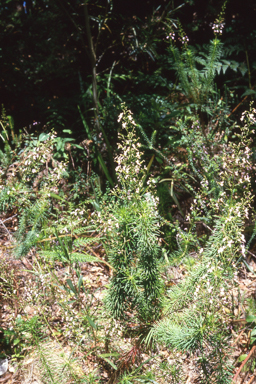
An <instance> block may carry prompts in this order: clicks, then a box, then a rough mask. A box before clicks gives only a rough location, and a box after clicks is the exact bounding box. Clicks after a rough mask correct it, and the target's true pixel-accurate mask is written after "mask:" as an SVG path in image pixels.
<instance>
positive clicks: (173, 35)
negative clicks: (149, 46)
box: [166, 32, 175, 40]
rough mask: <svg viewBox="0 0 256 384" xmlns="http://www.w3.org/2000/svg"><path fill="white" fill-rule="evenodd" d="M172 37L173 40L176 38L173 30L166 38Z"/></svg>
mask: <svg viewBox="0 0 256 384" xmlns="http://www.w3.org/2000/svg"><path fill="white" fill-rule="evenodd" d="M170 38H171V39H172V40H175V33H174V32H171V33H169V35H168V36H166V39H170Z"/></svg>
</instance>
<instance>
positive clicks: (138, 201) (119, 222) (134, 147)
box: [95, 107, 162, 321]
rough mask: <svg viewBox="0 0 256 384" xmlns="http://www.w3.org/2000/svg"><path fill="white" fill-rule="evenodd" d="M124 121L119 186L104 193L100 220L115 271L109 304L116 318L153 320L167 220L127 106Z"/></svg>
mask: <svg viewBox="0 0 256 384" xmlns="http://www.w3.org/2000/svg"><path fill="white" fill-rule="evenodd" d="M121 120H122V128H123V130H125V131H126V135H124V134H120V135H119V138H120V140H121V143H120V144H119V145H118V149H119V151H120V153H119V155H118V156H117V157H116V159H115V160H116V162H117V167H116V174H117V180H118V185H117V186H116V187H115V188H114V189H113V190H112V191H110V192H109V193H107V194H105V195H104V196H103V197H102V200H101V210H100V211H99V212H98V218H96V219H95V223H97V224H98V225H100V228H101V231H102V233H103V234H104V238H103V242H104V247H105V250H106V253H107V256H108V259H109V262H110V263H111V264H112V266H113V270H114V272H113V276H112V279H111V283H110V287H109V290H108V293H107V296H106V305H107V307H108V309H109V310H110V312H111V314H112V315H113V316H114V317H116V318H121V319H124V320H127V319H129V318H130V317H131V316H132V315H131V313H133V315H135V316H136V315H137V318H140V319H143V320H148V321H154V319H155V318H156V317H158V316H159V308H160V300H159V299H160V295H161V291H162V281H161V278H160V274H159V254H160V247H159V245H158V243H159V237H160V225H161V222H162V220H161V218H160V217H159V215H158V212H157V202H158V200H157V197H155V194H154V191H153V188H152V186H153V180H152V179H149V181H148V182H147V183H146V166H145V165H144V164H143V161H142V159H141V156H142V155H141V152H140V149H141V145H140V143H139V142H138V139H137V138H136V136H135V126H136V124H135V122H134V120H133V117H132V114H131V112H130V111H128V110H127V109H126V108H125V107H124V111H123V113H121V115H120V116H119V121H121Z"/></svg>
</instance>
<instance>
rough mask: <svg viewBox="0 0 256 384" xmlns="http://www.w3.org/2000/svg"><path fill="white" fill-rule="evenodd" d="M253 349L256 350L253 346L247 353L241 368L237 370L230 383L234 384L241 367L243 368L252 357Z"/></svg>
mask: <svg viewBox="0 0 256 384" xmlns="http://www.w3.org/2000/svg"><path fill="white" fill-rule="evenodd" d="M255 348H256V345H254V346H253V347H252V349H251V351H250V353H249V355H248V356H247V357H246V359H245V360H244V361H243V363H242V365H241V367H240V368H239V369H238V371H237V373H236V374H235V376H234V378H233V380H232V382H233V383H235V381H236V379H237V378H238V376H239V373H240V372H241V371H242V369H243V367H244V366H245V364H246V363H247V361H248V360H249V359H250V357H251V356H252V354H253V352H254V351H255Z"/></svg>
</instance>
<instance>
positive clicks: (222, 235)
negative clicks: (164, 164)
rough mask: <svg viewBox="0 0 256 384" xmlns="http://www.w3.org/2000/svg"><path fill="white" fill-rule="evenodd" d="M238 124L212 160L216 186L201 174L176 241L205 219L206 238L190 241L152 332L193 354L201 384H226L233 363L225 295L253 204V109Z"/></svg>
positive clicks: (228, 298)
mask: <svg viewBox="0 0 256 384" xmlns="http://www.w3.org/2000/svg"><path fill="white" fill-rule="evenodd" d="M241 121H242V122H245V124H244V126H243V127H241V130H240V133H239V134H236V135H235V137H234V138H235V139H236V140H233V141H232V142H227V143H226V144H225V145H222V147H221V150H220V151H219V152H218V153H215V156H213V157H212V159H211V161H212V163H213V168H214V169H215V175H214V174H212V177H215V184H212V183H211V180H209V177H208V176H207V174H206V173H205V174H203V173H201V185H200V187H199V188H198V190H197V192H196V195H195V198H194V201H193V203H192V205H191V209H190V213H189V214H188V215H187V217H186V221H187V223H188V228H187V231H183V230H181V229H180V231H178V234H177V236H179V239H181V240H182V241H183V242H185V240H184V239H186V236H187V237H188V236H191V235H192V234H193V233H194V236H195V237H196V235H197V233H196V231H195V226H196V224H197V223H198V222H202V221H204V219H206V218H209V217H210V218H211V226H210V223H209V222H208V221H206V222H207V223H208V224H209V225H207V229H208V236H207V237H206V238H198V237H197V239H195V241H194V249H196V248H197V247H200V248H198V250H197V254H196V256H195V259H194V265H193V267H192V268H190V270H189V271H188V273H187V274H186V276H185V278H184V279H183V280H182V281H181V282H180V283H179V284H177V285H176V286H175V287H172V288H171V289H170V290H169V292H168V294H167V298H166V302H165V303H164V312H165V313H166V315H165V316H164V317H163V319H162V320H161V321H159V323H158V324H157V325H155V326H154V328H153V331H152V334H154V336H155V337H156V339H157V340H158V341H159V342H161V343H165V344H167V345H168V346H169V347H171V348H176V349H178V350H181V351H189V352H191V353H195V352H196V354H197V356H198V358H197V360H198V367H199V368H200V370H199V371H198V375H199V376H200V378H201V382H202V383H211V382H213V381H214V382H216V383H218V384H220V383H229V382H230V378H231V375H232V361H231V360H230V359H229V357H228V356H230V355H231V350H230V346H229V345H230V343H229V339H230V329H229V326H228V324H229V323H230V315H231V312H230V307H231V301H232V298H231V294H230V292H231V290H232V288H233V285H234V284H235V281H236V277H237V266H238V263H239V262H240V261H241V260H244V258H245V255H246V241H245V236H244V230H245V222H246V220H248V213H249V208H250V207H251V202H252V199H253V196H252V194H251V182H250V180H251V176H252V166H251V159H250V156H251V150H250V148H249V145H250V137H249V135H250V125H251V124H252V123H253V122H254V121H255V110H253V109H251V110H250V112H245V113H244V114H243V116H242V118H241ZM213 189H215V192H216V193H213ZM209 212H210V214H209V215H208V213H209ZM186 232H187V233H186ZM181 240H180V242H181ZM188 251H189V250H187V252H184V249H183V255H182V256H183V257H184V259H185V258H186V257H188V256H189V252H188Z"/></svg>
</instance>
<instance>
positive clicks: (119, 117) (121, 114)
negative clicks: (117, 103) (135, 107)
mask: <svg viewBox="0 0 256 384" xmlns="http://www.w3.org/2000/svg"><path fill="white" fill-rule="evenodd" d="M123 115H124V113H123V112H122V113H120V115H119V116H118V119H117V122H118V123H119V122H120V121H121V119H122V117H123Z"/></svg>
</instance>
